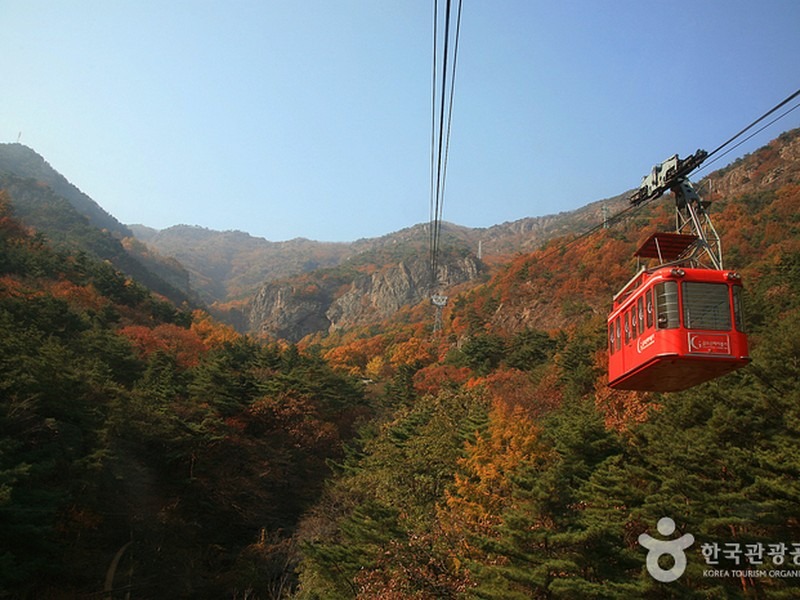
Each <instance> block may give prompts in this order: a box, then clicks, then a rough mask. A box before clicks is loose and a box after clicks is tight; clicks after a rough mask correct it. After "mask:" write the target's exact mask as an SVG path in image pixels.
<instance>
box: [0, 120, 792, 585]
mask: <svg viewBox="0 0 800 600" xmlns="http://www.w3.org/2000/svg"><path fill="white" fill-rule="evenodd" d="M6 176H8V177H11V179H9V180H8V181H7V185H8V189H3V190H0V390H1V391H2V393H1V394H0V399H1V400H2V401H0V450H1V451H0V523H2V531H3V535H2V536H0V563H2V565H3V568H2V569H0V596H5V597H13V598H76V597H94V596H101V595H102V596H106V597H112V596H119V595H121V594H123V593H129V592H133V593H134V594H135V595H136V596H137V597H149V598H188V597H191V598H226V597H227V598H238V597H248V598H253V599H261V598H281V599H288V598H293V599H294V600H311V599H312V598H326V599H328V598H330V599H342V600H344V599H349V598H453V599H467V598H477V597H485V598H537V597H542V598H544V597H552V598H601V597H603V598H605V597H609V596H613V597H620V598H641V597H647V596H669V597H675V598H691V597H704V598H717V597H726V598H741V597H758V598H768V597H786V598H789V597H794V596H796V593H793V592H791V590H792V589H795V590H796V589H797V578H795V577H790V576H788V575H787V574H790V571H791V568H790V567H787V566H786V565H789V564H790V561H792V559H793V557H794V554H793V551H794V548H791V546H792V544H795V543H797V542H798V540H800V537H799V536H800V529H799V528H798V522H797V515H798V514H800V488H799V487H798V485H797V481H798V474H800V447H799V446H798V444H797V438H798V435H799V434H800V131H793V132H788V133H786V134H784V135H782V136H780V137H779V138H777V139H776V140H774V141H773V142H771V143H770V144H769V145H767V146H765V147H764V148H761V149H760V150H758V151H756V152H754V153H752V154H751V155H749V156H747V157H744V158H743V159H742V160H741V161H737V162H736V163H734V164H732V165H729V166H728V167H725V168H723V169H721V170H719V171H716V172H714V173H711V174H710V175H708V176H707V177H706V178H705V179H704V180H702V181H701V182H698V183H699V185H700V186H702V189H703V190H705V191H704V194H705V196H706V198H707V199H709V200H711V201H712V202H711V205H710V211H711V214H712V217H713V219H714V222H715V225H716V227H717V229H718V230H719V232H720V234H721V236H722V239H723V244H724V250H725V260H726V266H727V268H732V269H736V270H737V271H738V272H740V273H741V275H742V281H743V283H744V285H745V292H746V293H745V313H746V326H747V335H748V339H749V342H750V353H751V356H752V363H751V364H750V365H749V366H747V367H745V368H743V369H741V370H739V371H736V372H734V373H731V374H729V375H726V376H725V377H721V378H718V379H716V380H713V381H710V382H707V383H705V384H702V385H699V386H697V387H695V388H692V389H689V390H686V391H683V392H680V393H674V394H659V393H638V392H627V391H619V390H611V389H609V388H608V387H607V385H606V384H607V377H606V357H607V353H606V348H607V335H606V313H607V310H608V308H609V306H610V301H611V295H612V294H613V293H614V292H615V291H616V290H618V289H619V288H620V286H622V285H623V284H624V282H625V281H626V280H628V279H629V277H630V275H631V274H632V273H633V271H634V269H635V261H634V259H633V258H632V251H633V249H634V248H636V247H637V245H638V244H639V242H641V241H642V239H644V238H645V237H646V236H648V235H649V234H650V232H652V231H653V230H660V229H669V228H670V227H671V226H672V224H673V214H672V211H673V208H672V207H671V206H670V200H669V198H668V197H665V198H663V199H662V200H660V201H658V202H655V203H652V204H650V205H647V206H645V207H643V208H642V209H641V210H639V211H631V212H630V213H628V214H627V215H626V218H624V219H620V220H618V221H617V222H615V223H614V224H613V226H611V227H609V228H607V229H605V228H598V229H597V230H596V231H594V232H593V233H592V234H591V235H580V234H581V233H583V232H585V231H586V230H587V229H588V228H589V227H590V226H594V225H596V224H597V223H598V222H599V221H598V220H595V217H596V216H598V215H601V214H602V210H601V209H602V205H603V203H602V202H600V203H595V205H594V206H593V207H592V208H590V209H589V208H587V209H584V211H583V212H581V211H577V212H576V213H570V214H565V215H562V216H560V217H551V218H547V219H544V220H542V221H539V222H538V223H539V224H538V225H536V222H535V221H526V222H525V224H524V225H520V224H506V225H503V226H498V227H499V228H498V229H496V230H495V232H496V234H497V235H496V236H495V237H494V238H492V239H493V242H494V243H498V244H500V243H503V244H505V243H508V246H509V247H510V248H511V250H510V251H509V252H508V254H505V255H499V254H489V255H488V256H487V255H484V258H483V260H479V259H478V257H477V256H476V242H477V241H478V240H486V239H487V238H486V237H485V236H487V232H488V230H481V231H479V232H477V235H476V232H475V231H474V230H470V229H468V228H462V227H458V226H455V225H446V226H445V227H444V230H445V232H446V234H447V238H446V240H447V241H446V243H444V244H443V256H442V261H441V265H442V272H441V273H440V276H439V279H440V280H441V282H442V286H443V287H444V288H445V289H444V290H443V291H445V292H446V293H447V295H448V296H449V302H448V304H447V306H446V307H445V308H444V310H443V314H442V321H441V322H442V328H441V330H439V331H436V332H434V331H433V327H432V321H433V319H432V316H433V311H432V310H431V309H432V307H431V306H430V303H429V302H428V301H427V298H426V296H427V294H428V293H429V292H430V289H429V287H430V284H429V282H427V281H426V270H427V269H426V266H427V265H426V251H425V248H426V241H427V232H426V229H425V227H424V226H415V227H411V228H408V229H406V230H403V231H401V232H397V233H396V234H391V235H389V236H384V237H382V238H378V239H375V240H359V241H357V242H353V249H354V251H353V253H352V254H350V255H347V256H346V257H343V258H341V260H340V261H339V262H338V263H337V264H336V265H333V266H327V267H325V268H322V269H315V270H308V271H305V272H302V273H299V274H298V273H296V274H294V275H287V276H285V277H282V278H279V279H273V280H271V281H268V282H262V283H263V285H262V286H261V290H262V292H263V294H261V295H262V296H263V309H264V310H265V311H266V312H265V314H264V315H263V317H258V318H257V322H258V325H259V326H263V325H264V323H269V322H270V321H269V319H276V317H280V314H281V312H289V313H291V310H292V307H297V308H300V307H302V305H301V304H300V302H301V301H302V300H303V299H304V298H305V299H307V300H308V301H309V307H310V308H309V310H308V311H307V314H308V315H309V318H310V317H313V318H314V319H316V318H320V319H321V320H320V322H319V323H315V324H313V325H314V326H313V327H308V328H307V329H308V331H315V333H310V334H307V335H306V336H305V337H304V338H303V339H302V340H301V341H300V342H298V343H297V344H287V343H269V342H264V341H263V340H258V339H255V337H254V336H242V335H239V334H237V333H236V332H235V331H233V330H232V328H230V327H226V326H223V325H221V324H220V323H218V322H214V320H213V319H211V318H209V316H208V314H206V313H204V312H203V311H201V310H194V311H191V312H189V311H187V310H181V309H176V308H175V306H174V305H172V304H171V303H169V302H167V301H165V300H164V299H163V298H159V297H158V296H157V295H154V294H153V293H151V292H150V291H149V290H148V289H147V288H145V287H144V286H143V285H141V284H140V283H138V282H136V281H133V280H132V279H131V278H130V277H129V276H128V275H126V274H124V273H122V272H120V271H118V270H117V269H115V267H114V266H113V265H112V264H111V261H110V260H102V259H99V258H97V257H96V256H94V254H93V253H91V252H89V251H86V250H80V249H76V247H77V246H79V245H84V246H85V245H86V244H97V245H99V250H102V249H103V246H102V245H103V244H105V243H108V239H109V238H107V237H103V236H100V237H97V238H92V237H91V236H92V235H96V234H95V233H93V232H100V233H103V232H101V231H100V230H98V229H97V228H95V227H93V226H91V225H90V224H88V220H87V218H86V217H84V216H83V215H81V214H80V213H78V212H77V211H76V210H75V209H74V207H73V206H72V205H71V204H70V203H69V202H68V201H67V200H66V199H65V198H63V197H61V196H59V195H58V194H56V193H55V192H53V190H52V189H50V188H49V187H48V186H46V185H44V184H42V183H38V182H37V181H36V180H34V179H30V178H27V179H26V178H20V177H17V176H10V175H6ZM42 190H44V191H42ZM12 193H13V194H17V195H18V196H20V197H23V201H22V202H21V203H20V204H19V206H20V207H23V208H19V207H18V206H16V205H14V206H12V198H11V195H12ZM28 196H30V198H28ZM619 202H621V203H622V204H623V205H624V199H620V200H619ZM606 204H609V205H610V204H612V200H609V201H607V202H606ZM619 208H620V207H617V209H615V210H612V212H617V211H618V209H619ZM18 210H28V211H29V213H30V214H29V215H28V218H36V219H40V222H42V223H45V224H47V222H48V219H49V220H51V221H53V220H55V221H56V222H55V223H50V224H49V227H51V228H52V231H53V232H54V233H53V235H54V236H55V237H54V239H50V238H49V237H48V236H45V235H40V234H39V233H38V232H36V231H35V230H34V229H33V228H32V227H31V226H30V225H29V224H25V223H22V222H21V221H20V220H19V219H18V218H17V217H16V216H15V213H16V212H17V211H18ZM62 221H64V223H62ZM518 225H519V227H518V228H517V229H518V230H515V228H516V227H517V226H518ZM59 227H62V229H59ZM558 228H563V229H565V230H566V231H567V233H568V234H567V235H563V236H561V237H558V238H553V239H550V240H549V241H541V240H544V237H542V236H546V235H548V232H550V233H552V232H553V231H556V230H558ZM489 229H492V228H489ZM59 231H61V235H63V236H64V238H63V239H57V235H56V234H58V232H59ZM76 233H79V234H81V235H85V236H88V240H84V241H82V242H81V244H77V243H75V242H74V241H71V238H72V237H73V236H74V234H76ZM576 234H577V235H576ZM108 235H109V236H110V239H114V240H117V241H119V242H120V244H121V245H122V247H124V248H125V249H128V250H129V251H131V252H134V253H136V254H137V255H147V254H151V255H153V256H155V254H154V253H153V250H152V248H150V247H149V246H147V245H146V244H145V242H143V241H141V240H132V239H131V238H123V239H122V240H119V239H118V238H116V237H114V236H111V235H110V234H108ZM212 235H213V234H212ZM514 236H516V238H515V237H514ZM231 237H235V236H231ZM531 239H536V240H537V242H536V243H535V244H533V243H531V244H530V245H529V246H530V251H525V252H521V251H520V252H516V251H514V248H516V247H518V246H520V245H522V244H525V243H526V242H528V241H529V240H531ZM504 240H514V241H509V242H505V241H504ZM254 243H255V244H262V242H258V241H256V242H254ZM484 243H486V242H484ZM73 245H74V246H73ZM113 248H117V246H113ZM356 250H357V251H356ZM234 254H235V252H234ZM231 264H235V261H233V260H231ZM281 296H283V298H282V299H281ZM281 303H283V304H281ZM315 303H316V304H315ZM255 304H257V303H255ZM270 307H276V310H275V311H271V310H269V308H270ZM289 316H290V317H291V318H289V319H287V320H286V322H285V323H281V322H279V321H277V320H276V321H275V327H276V329H275V330H274V331H272V332H271V333H272V335H274V336H275V337H295V338H296V337H298V336H300V335H302V334H303V333H304V332H303V331H302V330H301V329H296V330H292V329H290V328H287V329H286V330H285V331H279V330H278V329H277V327H278V326H280V327H299V326H301V325H302V324H303V323H304V321H303V320H302V319H300V318H295V317H294V316H292V315H291V314H290V315H289ZM254 326H255V325H254ZM281 333H283V336H281V335H280V334H281ZM32 507H33V508H32ZM664 516H669V517H670V519H673V521H674V523H675V525H676V528H677V529H679V532H680V535H685V534H686V533H690V534H692V535H693V536H695V539H696V541H695V543H694V544H693V545H692V547H691V548H689V549H688V550H687V551H686V552H685V558H686V561H687V568H686V571H685V573H684V574H683V575H682V576H681V577H680V578H679V580H677V581H674V582H671V583H662V582H658V581H656V580H654V579H653V578H652V577H651V576H650V575H649V574H648V570H647V557H648V552H647V550H646V549H644V548H643V547H642V546H641V545H640V544H639V543H638V542H637V540H639V539H640V537H639V536H640V535H641V534H643V533H647V532H649V533H652V534H654V535H657V534H659V533H658V532H657V529H658V526H657V524H658V523H659V520H660V519H662V518H663V517H664ZM662 537H663V535H662ZM784 546H785V547H784ZM715 548H717V549H721V550H724V551H723V552H718V553H716V551H715ZM741 548H747V549H748V550H749V552H747V553H745V552H738V551H735V552H734V550H731V549H741ZM759 550H760V551H759ZM665 566H666V565H665ZM709 569H712V570H713V571H714V573H715V575H714V576H713V577H711V576H707V575H706V572H707V571H708V570H709ZM746 569H751V570H750V573H756V574H754V575H750V574H747V575H741V573H740V572H743V573H747V571H746ZM727 573H730V575H728V574H727Z"/></svg>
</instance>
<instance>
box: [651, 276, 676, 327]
mask: <svg viewBox="0 0 800 600" xmlns="http://www.w3.org/2000/svg"><path fill="white" fill-rule="evenodd" d="M655 290H656V323H657V324H658V328H659V329H674V328H676V327H678V326H680V312H679V311H678V284H677V283H676V282H674V281H664V282H661V283H657V284H656V286H655Z"/></svg>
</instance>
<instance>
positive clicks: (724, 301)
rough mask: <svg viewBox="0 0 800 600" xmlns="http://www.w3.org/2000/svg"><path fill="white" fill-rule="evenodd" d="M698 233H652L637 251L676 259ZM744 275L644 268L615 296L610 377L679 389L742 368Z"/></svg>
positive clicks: (632, 386) (649, 387)
mask: <svg viewBox="0 0 800 600" xmlns="http://www.w3.org/2000/svg"><path fill="white" fill-rule="evenodd" d="M696 241H697V237H696V236H693V235H683V234H669V233H657V234H653V235H652V236H651V237H650V238H648V240H647V241H646V242H645V243H644V244H643V245H642V247H641V248H639V250H638V251H637V252H636V255H637V256H639V257H652V256H653V251H654V249H655V250H657V251H658V253H659V257H660V258H663V259H667V260H669V259H674V258H675V257H676V255H680V254H681V253H683V251H684V250H686V249H687V248H688V247H689V246H690V245H692V244H694V243H695V242H696ZM743 329H744V327H743V315H742V284H741V277H740V276H739V275H738V273H735V272H733V271H726V270H718V269H704V268H699V269H698V268H683V267H676V266H660V267H656V268H655V269H642V270H641V271H639V273H638V274H637V275H636V276H635V277H634V278H633V279H632V280H631V281H630V282H629V283H628V284H627V285H626V286H625V287H624V288H623V289H622V290H621V291H620V292H619V293H618V294H617V295H616V296H615V297H614V306H613V309H612V311H611V314H610V315H609V317H608V381H609V386H611V387H612V388H615V389H622V390H642V391H657V392H675V391H679V390H684V389H686V388H689V387H692V386H695V385H697V384H699V383H703V382H704V381H708V380H710V379H714V378H716V377H719V376H721V375H725V374H727V373H730V372H731V371H734V370H736V369H738V368H740V367H743V366H745V365H746V364H747V363H748V362H749V361H750V358H749V356H748V350H747V337H746V336H745V334H744V331H743Z"/></svg>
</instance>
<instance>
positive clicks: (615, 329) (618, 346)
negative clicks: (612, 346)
mask: <svg viewBox="0 0 800 600" xmlns="http://www.w3.org/2000/svg"><path fill="white" fill-rule="evenodd" d="M614 331H615V333H616V336H617V350H620V349H621V348H622V339H621V338H620V328H619V317H617V322H616V323H615V324H614Z"/></svg>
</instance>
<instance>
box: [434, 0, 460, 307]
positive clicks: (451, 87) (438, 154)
mask: <svg viewBox="0 0 800 600" xmlns="http://www.w3.org/2000/svg"><path fill="white" fill-rule="evenodd" d="M452 4H453V3H452V0H447V2H446V5H445V8H444V15H443V16H444V32H443V33H442V34H441V36H440V32H439V2H438V0H434V9H433V10H434V16H433V76H432V84H431V88H432V89H431V204H430V225H429V227H430V231H429V234H430V236H429V237H430V240H429V244H430V279H431V291H432V292H435V291H436V287H437V285H438V262H439V252H440V242H441V229H442V217H443V214H444V190H445V181H446V174H447V159H448V154H449V150H450V132H451V129H452V115H453V99H454V91H455V74H456V64H457V61H458V47H459V38H460V34H461V7H462V0H458V6H457V9H456V24H455V33H454V34H452V35H451V31H450V29H451V15H452V12H453V10H452ZM440 37H441V42H442V46H443V48H442V56H441V59H440V58H439V52H438V47H439V39H440ZM451 37H452V50H451ZM440 63H441V70H440ZM440 73H441V86H438V85H437V80H438V78H439V74H440ZM448 75H449V77H448ZM437 108H438V112H437Z"/></svg>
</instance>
